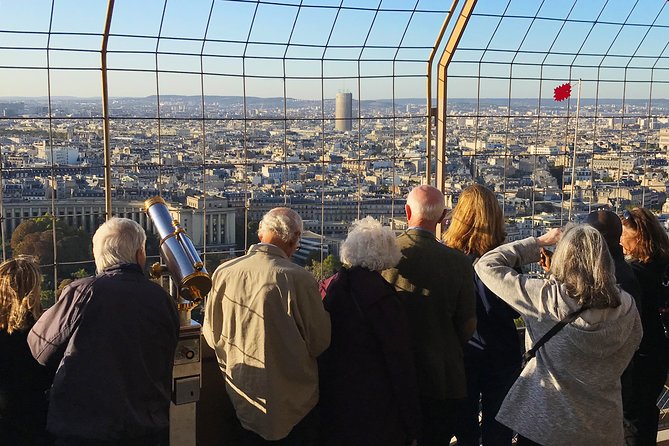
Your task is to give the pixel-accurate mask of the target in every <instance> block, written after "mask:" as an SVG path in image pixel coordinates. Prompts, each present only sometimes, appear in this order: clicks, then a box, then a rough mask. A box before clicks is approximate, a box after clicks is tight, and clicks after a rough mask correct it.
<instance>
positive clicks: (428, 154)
mask: <svg viewBox="0 0 669 446" xmlns="http://www.w3.org/2000/svg"><path fill="white" fill-rule="evenodd" d="M458 1H459V0H453V3H452V4H451V9H449V10H448V14H447V15H446V18H445V19H444V23H442V24H441V29H440V30H439V35H438V36H437V40H436V41H435V42H434V46H433V47H432V51H430V58H429V59H428V60H427V110H426V112H427V123H426V128H425V130H426V144H425V184H430V183H431V177H432V162H431V158H432V117H433V116H435V114H434V113H433V110H432V63H433V62H434V56H435V55H436V54H437V48H439V45H441V39H443V38H444V34H445V33H446V28H447V27H448V24H449V23H450V22H451V17H453V11H454V10H455V8H457V6H458Z"/></svg>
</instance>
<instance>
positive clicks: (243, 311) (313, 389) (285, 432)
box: [202, 207, 330, 445]
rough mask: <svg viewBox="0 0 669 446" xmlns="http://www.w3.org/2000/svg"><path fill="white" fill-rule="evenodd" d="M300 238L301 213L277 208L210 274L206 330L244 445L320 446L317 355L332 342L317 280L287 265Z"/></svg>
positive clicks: (303, 270)
mask: <svg viewBox="0 0 669 446" xmlns="http://www.w3.org/2000/svg"><path fill="white" fill-rule="evenodd" d="M301 234H302V219H301V218H300V216H299V215H298V214H297V213H296V212H295V211H293V210H292V209H289V208H285V207H280V208H274V209H272V210H270V211H269V212H268V213H267V214H265V215H264V216H263V218H262V221H261V222H260V227H259V229H258V237H259V239H260V243H259V244H256V245H253V246H251V247H250V248H249V251H248V253H247V254H246V255H245V256H242V257H240V258H237V259H234V260H230V261H228V262H226V263H224V264H222V265H221V266H219V267H218V268H217V269H216V271H215V272H214V274H213V276H212V282H213V286H212V289H211V292H210V293H209V297H208V299H207V303H206V306H205V316H204V324H203V327H202V333H203V335H204V338H205V339H206V341H207V343H208V344H209V345H210V346H211V347H212V348H213V349H214V350H215V351H216V356H217V358H218V362H219V365H220V368H221V371H222V372H223V375H224V377H225V383H226V389H227V392H228V395H229V396H230V399H231V401H232V404H233V406H234V408H235V411H236V414H237V418H238V419H239V421H240V423H241V425H242V427H243V428H244V430H245V431H244V439H243V444H245V445H256V444H258V445H260V444H264V443H266V442H272V443H274V442H275V441H276V440H284V441H282V442H281V443H280V444H291V445H292V444H296V445H310V444H317V438H316V436H317V426H316V424H317V423H316V420H315V415H314V414H313V411H312V409H313V408H314V406H316V403H317V402H318V368H317V365H316V357H317V356H318V355H320V354H321V353H322V352H323V351H325V349H327V347H328V346H329V344H330V318H329V316H328V314H327V312H326V311H325V309H324V308H323V304H322V302H321V297H320V294H319V292H318V285H317V283H316V280H315V279H314V278H313V276H312V275H311V273H309V272H308V271H306V270H305V269H304V268H301V267H299V266H297V265H295V264H294V263H292V262H291V261H290V260H289V259H290V257H291V256H292V255H293V253H295V251H297V248H298V245H299V240H300V236H301Z"/></svg>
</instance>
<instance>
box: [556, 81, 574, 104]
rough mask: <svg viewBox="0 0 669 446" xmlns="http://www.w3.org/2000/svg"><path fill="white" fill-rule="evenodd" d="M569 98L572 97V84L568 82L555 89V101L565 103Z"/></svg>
mask: <svg viewBox="0 0 669 446" xmlns="http://www.w3.org/2000/svg"><path fill="white" fill-rule="evenodd" d="M569 96H571V84H570V83H568V82H567V83H566V84H562V85H560V86H559V87H555V90H554V91H553V99H555V100H556V101H558V102H560V101H564V100H565V99H567V98H568V97H569Z"/></svg>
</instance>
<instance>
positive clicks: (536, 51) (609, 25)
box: [0, 0, 669, 99]
mask: <svg viewBox="0 0 669 446" xmlns="http://www.w3.org/2000/svg"><path fill="white" fill-rule="evenodd" d="M278 3H282V4H278ZM300 3H301V5H302V6H301V7H300ZM450 4H451V2H450V1H448V0H418V1H416V0H343V1H342V0H302V1H301V0H272V1H270V0H267V1H263V0H261V1H260V2H257V1H255V0H248V1H244V0H216V1H215V2H214V3H213V10H212V9H211V8H212V3H211V1H209V0H168V1H167V7H166V9H165V16H164V20H163V25H162V29H161V27H160V23H161V16H162V14H163V7H164V5H165V0H116V6H115V9H114V18H113V22H112V28H111V32H112V34H114V35H115V36H114V37H112V38H111V39H110V43H109V50H110V54H109V59H108V61H109V67H110V69H111V71H110V76H109V88H110V95H111V96H148V95H153V94H156V92H157V86H156V75H155V72H154V70H155V69H156V65H157V66H158V68H159V69H160V70H164V71H166V72H163V73H160V75H159V79H158V88H159V92H160V94H163V95H164V94H184V95H199V94H200V93H201V84H200V75H199V73H200V70H201V66H200V63H201V58H200V54H201V53H202V54H204V57H203V58H202V63H203V68H204V71H205V72H206V73H207V75H206V76H205V77H204V90H205V94H208V95H242V94H243V93H244V87H245V88H246V94H247V95H249V96H283V95H284V81H283V79H282V78H283V77H284V76H286V77H287V78H288V79H287V80H286V82H285V94H286V95H287V96H289V97H295V98H305V99H311V98H313V99H320V97H321V95H322V96H324V97H326V98H332V97H334V95H335V93H336V92H337V91H340V90H348V91H351V92H353V93H354V96H355V97H356V98H357V96H358V91H360V96H361V98H362V99H374V98H390V97H392V96H393V90H394V93H395V97H398V98H401V97H424V96H425V71H426V64H425V61H426V60H427V58H428V55H429V52H430V48H431V46H432V45H433V44H434V41H435V39H436V36H437V33H438V31H439V28H440V26H441V24H442V22H443V20H444V18H445V16H446V14H445V12H444V11H445V10H446V9H447V8H448V7H449V6H450ZM605 4H606V7H604V5H605ZM340 5H343V8H341V9H338V7H339V6H340ZM106 8H107V2H106V1H101V0H55V2H54V7H53V20H52V21H51V20H50V19H51V14H52V2H51V0H0V97H1V96H44V95H46V94H47V75H46V70H45V69H43V68H45V67H46V64H47V56H46V54H47V53H46V51H45V50H44V49H45V48H46V47H47V43H48V45H49V47H50V48H52V50H51V51H50V60H49V64H50V66H51V68H52V70H51V94H52V95H57V96H61V95H67V96H85V97H95V96H99V95H100V72H99V69H98V68H99V64H100V55H99V52H98V51H99V49H100V45H101V39H100V34H101V32H102V30H103V26H104V20H105V14H106ZM377 8H379V9H380V12H379V13H378V14H376V13H375V10H376V9H377ZM414 9H415V10H416V12H412V11H413V10H414ZM210 10H211V20H210V21H209V28H208V30H207V29H206V27H207V21H208V17H209V15H210ZM338 11H339V15H338V16H337V12H338ZM501 15H504V17H503V18H501V17H500V16H501ZM534 17H537V18H536V19H535V18H534ZM565 20H566V22H565ZM595 20H597V21H598V23H596V24H595V25H594V27H593V24H592V22H593V21H595ZM623 22H627V25H625V26H623V25H622V23H623ZM653 22H655V24H654V26H652V27H651V26H650V25H651V24H652V23H653ZM50 26H51V31H52V34H51V36H50V39H49V36H48V31H49V27H50ZM405 30H406V33H405ZM17 31H21V32H22V33H17ZM72 33H78V34H81V35H72ZM330 33H331V35H330ZM88 34H90V35H88ZM159 35H160V36H161V39H158V36H159ZM205 36H206V39H207V40H206V42H205V43H204V46H203V38H205ZM247 41H250V42H254V43H252V44H248V45H247V44H246V43H245V42H247ZM668 42H669V4H668V2H667V1H666V0H640V1H638V2H636V1H634V0H610V1H609V2H608V3H607V2H606V0H576V1H575V0H546V1H543V2H542V1H540V0H511V1H507V0H480V1H479V3H478V5H477V7H476V9H475V16H474V17H473V18H472V19H471V21H470V23H469V26H468V27H467V30H466V32H465V35H464V37H463V39H462V41H461V42H460V46H459V51H458V52H457V53H456V56H455V59H454V62H453V64H452V65H451V69H450V71H449V74H450V76H451V78H450V79H451V80H450V83H449V96H450V97H476V96H477V95H479V94H480V96H481V97H507V96H508V95H509V88H511V95H512V96H513V97H537V96H538V94H539V91H541V94H542V96H543V97H547V96H550V95H551V94H552V89H553V87H555V86H556V85H558V84H559V83H562V82H566V81H568V80H569V79H570V78H571V79H577V78H579V77H580V78H583V79H584V87H583V88H584V96H585V97H594V96H595V95H596V94H598V95H599V97H603V98H610V97H612V98H617V97H622V94H623V86H625V88H626V91H625V95H626V97H628V98H647V97H648V96H649V95H650V80H651V76H652V79H653V81H654V82H653V92H652V94H653V97H663V98H667V97H669V48H667V43H668ZM381 47H385V48H381ZM398 47H399V49H398ZM156 49H158V51H160V52H162V53H180V54H160V55H159V56H158V57H157V60H156V56H155V54H154V52H155V51H156ZM486 49H487V50H486ZM549 50H550V54H545V53H546V52H548V51H549ZM221 56H225V57H221ZM244 56H245V57H244ZM284 57H285V63H284ZM298 59H299V60H298ZM321 60H323V62H322V61H321ZM393 60H395V62H394V63H393ZM570 65H571V66H572V68H571V69H570ZM11 67H20V68H11ZM28 67H29V68H35V69H26V68H28ZM625 67H627V69H625ZM653 67H654V69H651V68H653ZM121 70H128V71H121ZM170 71H174V72H175V73H171V72H170ZM393 73H395V74H396V75H398V76H401V77H396V78H395V81H394V82H393V80H392V74H393ZM242 74H245V75H246V76H247V78H246V83H245V85H244V83H243V82H242V78H241V75H242ZM321 76H323V77H325V78H326V79H325V80H324V81H323V82H321V80H320V78H321ZM367 76H379V77H374V78H367ZM405 76H406V77H405ZM479 76H481V77H482V79H481V81H480V82H478V78H479ZM301 77H305V78H306V79H301ZM359 77H362V79H360V81H359V80H358V78H359ZM510 77H511V78H513V79H514V80H513V81H512V82H511V86H510V83H509V80H508V79H509V78H510ZM539 78H542V79H544V81H543V82H539V81H538V80H537V79H539ZM597 80H599V82H597ZM623 80H627V82H626V84H624V83H623V82H622V81H623ZM598 87H599V92H598V93H597V88H598Z"/></svg>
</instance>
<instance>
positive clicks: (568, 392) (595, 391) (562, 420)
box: [475, 237, 642, 446]
mask: <svg viewBox="0 0 669 446" xmlns="http://www.w3.org/2000/svg"><path fill="white" fill-rule="evenodd" d="M538 260H539V246H538V245H537V242H536V239H535V238H534V237H530V238H527V239H524V240H520V241H517V242H513V243H509V244H506V245H503V246H500V247H499V248H496V249H494V250H492V251H490V252H488V253H487V254H485V255H484V256H483V257H481V259H480V260H479V261H478V263H477V264H476V265H475V270H476V273H477V274H478V275H479V277H480V278H481V280H482V281H483V283H484V284H485V285H486V286H487V287H488V288H489V289H490V290H491V291H492V292H493V293H495V294H496V295H498V296H499V297H500V298H501V299H502V300H504V301H505V302H507V303H508V304H509V305H511V306H512V307H513V308H514V309H515V310H516V311H518V312H519V313H520V314H521V316H522V318H523V320H524V321H525V325H526V327H527V331H526V337H525V345H526V348H530V347H531V346H532V345H533V344H534V343H536V342H537V341H538V340H539V339H540V338H541V337H542V336H543V335H544V334H545V333H546V332H547V331H548V330H550V328H551V327H553V326H554V325H555V324H556V323H557V322H558V321H559V320H561V319H562V318H564V317H565V316H566V315H567V314H569V313H571V312H572V311H574V310H577V309H578V308H579V305H578V304H577V302H576V301H575V300H574V299H572V298H570V297H569V295H568V293H567V290H566V287H565V286H564V285H561V284H560V283H558V282H557V281H556V280H555V279H554V278H549V279H538V278H532V277H530V276H527V275H523V274H518V272H516V271H515V270H514V269H513V267H514V266H516V265H524V264H527V263H531V262H536V261H538ZM620 293H621V294H620V298H621V302H622V304H621V305H620V306H619V307H617V308H608V309H589V310H585V311H584V312H583V313H581V315H580V316H579V318H578V319H576V320H575V321H574V322H573V323H571V324H569V325H567V326H566V327H564V328H563V329H562V330H561V331H560V332H558V333H557V334H556V335H555V336H553V337H552V338H551V339H550V340H549V341H548V342H547V343H546V344H544V346H543V347H542V348H540V349H539V351H538V352H537V355H536V357H535V358H534V359H532V360H530V362H529V363H528V364H527V366H526V367H525V369H524V370H523V371H522V373H521V375H520V377H519V378H518V379H517V380H516V382H515V384H514V385H513V387H512V388H511V390H510V391H509V393H508V394H507V396H506V399H505V400H504V403H503V404H502V407H501V409H500V411H499V413H498V415H497V420H498V421H499V422H501V423H502V424H504V425H506V426H508V427H510V428H511V429H513V430H515V431H517V432H518V433H520V434H521V435H523V436H524V437H526V438H529V439H530V440H533V441H535V442H537V443H540V444H542V445H544V446H562V445H567V444H568V445H574V446H578V445H584V446H597V445H602V446H603V445H606V446H616V445H622V444H623V443H624V439H623V414H622V400H621V393H620V376H621V374H622V372H623V370H624V369H625V367H626V366H627V364H628V363H629V361H630V359H631V358H632V355H633V353H634V351H635V350H636V349H637V347H638V346H639V342H640V341H641V336H642V329H641V322H640V319H639V313H638V311H637V309H636V306H635V304H634V300H633V299H632V297H631V296H630V295H629V294H627V293H626V292H624V291H622V290H621V291H620Z"/></svg>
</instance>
